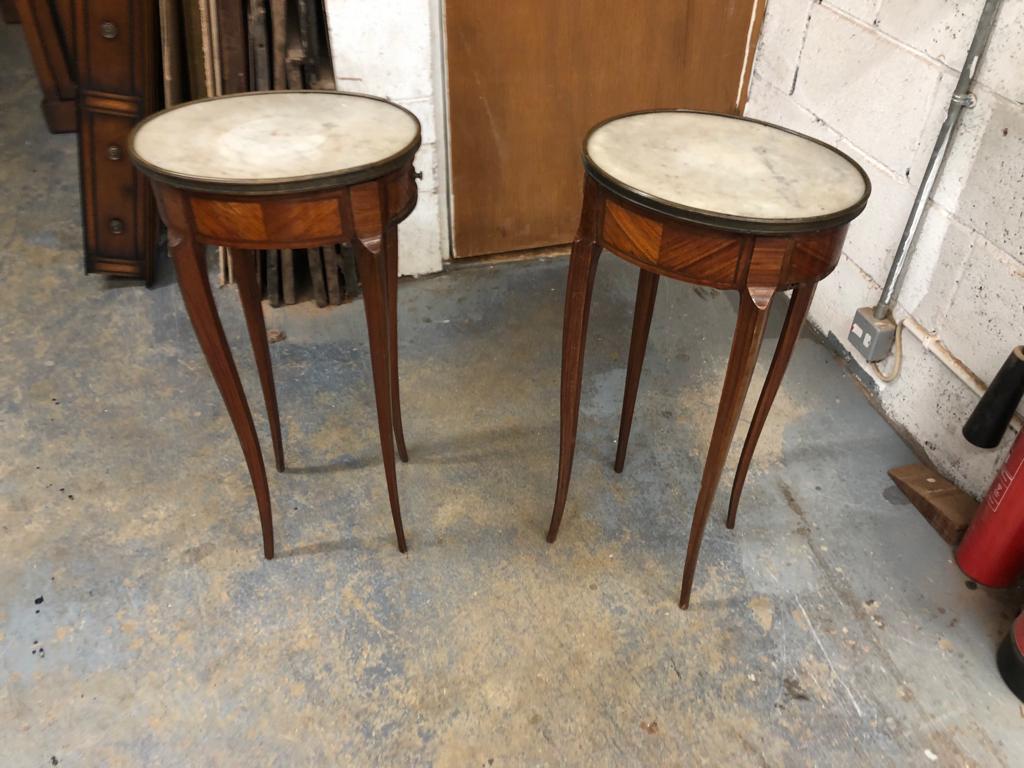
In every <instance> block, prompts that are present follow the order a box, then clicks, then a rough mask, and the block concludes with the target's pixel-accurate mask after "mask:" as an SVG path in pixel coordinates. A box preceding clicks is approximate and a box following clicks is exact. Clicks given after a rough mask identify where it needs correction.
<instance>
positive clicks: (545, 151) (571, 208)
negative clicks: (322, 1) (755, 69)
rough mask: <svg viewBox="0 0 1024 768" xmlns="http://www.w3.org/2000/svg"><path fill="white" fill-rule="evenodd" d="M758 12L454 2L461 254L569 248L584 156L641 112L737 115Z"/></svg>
mask: <svg viewBox="0 0 1024 768" xmlns="http://www.w3.org/2000/svg"><path fill="white" fill-rule="evenodd" d="M763 6H764V3H763V0H641V1H638V2H622V0H557V1H555V2H553V1H552V0H515V2H510V1H509V0H447V2H446V5H445V8H446V32H447V59H448V90H449V110H450V130H451V153H452V158H451V161H452V195H453V200H452V210H453V224H454V244H455V255H456V256H457V257H465V256H478V255H482V254H488V253H502V252H507V251H515V250H524V249H528V248H537V247H543V246H549V245H553V244H559V243H566V242H569V241H570V240H572V237H573V234H574V231H575V227H576V222H577V219H578V217H579V206H580V200H581V196H582V166H581V164H580V148H581V144H582V141H583V137H584V136H585V135H586V132H587V131H588V130H589V129H590V128H591V127H592V126H593V125H594V124H595V123H597V122H599V121H601V120H603V119H605V118H607V117H611V116H612V115H616V114H621V113H623V112H629V111H633V110H638V109H649V108H653V107H689V108H694V109H709V110H717V111H725V112H736V111H738V110H739V109H740V108H741V106H742V104H741V103H739V100H738V94H739V93H740V92H741V90H742V89H741V87H740V84H741V81H742V80H743V78H744V77H745V71H744V70H745V68H746V64H747V58H748V57H747V55H746V52H747V51H748V39H749V41H750V42H749V51H750V52H752V51H753V49H754V46H755V45H756V31H757V27H758V26H759V23H760V15H761V14H762V13H763Z"/></svg>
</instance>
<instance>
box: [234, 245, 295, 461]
mask: <svg viewBox="0 0 1024 768" xmlns="http://www.w3.org/2000/svg"><path fill="white" fill-rule="evenodd" d="M231 268H232V270H233V272H234V276H235V282H236V283H237V284H238V297H239V299H240V300H241V302H242V312H243V313H244V314H245V324H246V327H247V328H248V330H249V341H250V342H251V343H252V352H253V356H254V357H255V358H256V370H257V371H259V375H260V387H262V389H263V401H264V403H266V406H267V421H269V422H270V440H271V442H272V443H273V445H274V465H275V466H276V468H277V471H278V472H283V471H284V443H283V441H282V440H281V418H280V416H279V414H278V410H277V390H276V388H275V387H274V369H273V366H272V365H271V361H270V343H269V342H268V341H267V326H266V323H265V322H264V319H263V303H262V298H261V296H260V286H259V281H258V280H257V278H256V252H255V251H244V250H236V249H232V251H231Z"/></svg>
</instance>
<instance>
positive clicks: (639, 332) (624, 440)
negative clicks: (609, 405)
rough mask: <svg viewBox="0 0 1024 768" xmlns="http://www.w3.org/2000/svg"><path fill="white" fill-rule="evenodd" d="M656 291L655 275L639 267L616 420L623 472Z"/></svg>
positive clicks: (618, 463)
mask: <svg viewBox="0 0 1024 768" xmlns="http://www.w3.org/2000/svg"><path fill="white" fill-rule="evenodd" d="M657 295H658V275H657V274H656V273H654V272H648V271H647V270H646V269H641V270H640V279H639V280H638V281H637V285H636V309H635V310H634V311H633V335H632V337H631V338H630V341H629V363H628V364H627V366H626V391H625V393H624V394H623V396H622V417H621V419H620V420H619V440H618V444H617V446H616V449H615V471H616V472H622V467H623V466H624V465H625V463H626V446H627V445H628V444H629V432H630V429H631V428H632V426H633V409H634V407H635V406H636V393H637V390H638V389H639V387H640V371H641V370H643V367H644V354H645V353H646V352H647V337H648V335H649V334H650V332H651V318H652V317H653V316H654V300H655V298H656V297H657Z"/></svg>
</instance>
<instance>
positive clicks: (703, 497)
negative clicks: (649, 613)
mask: <svg viewBox="0 0 1024 768" xmlns="http://www.w3.org/2000/svg"><path fill="white" fill-rule="evenodd" d="M767 319H768V306H767V305H765V306H764V307H760V306H758V305H757V304H755V303H754V300H753V299H752V298H751V296H750V294H749V293H748V292H747V291H740V309H739V316H738V317H737V318H736V331H735V333H734V334H733V339H732V350H731V351H730V353H729V365H728V368H727V369H726V372H725V383H724V384H723V385H722V397H721V399H720V400H719V403H718V416H717V417H716V419H715V428H714V432H713V433H712V436H711V445H710V447H709V448H708V456H707V459H706V460H705V462H704V474H703V476H702V477H701V482H700V493H699V494H698V495H697V504H696V507H695V508H694V511H693V523H692V525H691V527H690V539H689V542H688V544H687V548H686V564H685V565H684V566H683V584H682V588H681V589H680V592H679V607H680V608H683V609H685V608H687V607H689V605H690V592H691V590H692V589H693V576H694V573H695V572H696V570H697V556H698V554H699V553H700V545H701V541H702V539H703V538H704V527H705V525H707V521H708V513H709V512H710V510H711V502H712V501H714V498H715V490H716V489H717V487H718V481H719V480H720V479H721V477H722V468H723V467H724V466H725V459H726V457H727V456H728V454H729V446H730V444H731V443H732V437H733V433H734V432H735V431H736V423H737V422H738V421H739V416H740V410H741V409H742V408H743V400H744V399H745V397H746V394H747V389H748V388H749V386H750V378H751V376H752V375H753V373H754V365H755V364H756V363H757V353H758V350H760V348H761V341H762V339H763V338H764V326H765V321H766V320H767Z"/></svg>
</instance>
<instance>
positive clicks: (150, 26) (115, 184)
mask: <svg viewBox="0 0 1024 768" xmlns="http://www.w3.org/2000/svg"><path fill="white" fill-rule="evenodd" d="M74 13H75V23H74V27H75V61H76V64H77V70H78V71H77V79H78V137H79V138H78V141H79V160H80V163H81V181H82V223H83V230H84V235H85V271H86V272H104V273H107V274H116V275H122V276H126V277H137V278H141V279H143V280H145V281H146V283H147V284H148V283H149V282H150V281H151V280H152V278H153V260H154V255H155V251H156V242H157V234H158V227H157V222H158V220H157V217H156V208H155V203H154V202H153V196H152V194H151V193H150V190H149V185H148V182H147V181H146V180H145V178H144V177H143V176H142V175H141V174H140V173H138V172H137V171H136V170H135V169H134V168H133V166H132V163H131V160H130V159H129V158H128V151H127V142H128V134H129V133H131V130H132V128H133V127H134V125H135V124H136V123H137V122H138V121H139V120H140V119H141V118H143V117H145V116H146V115H148V114H150V113H151V112H153V111H154V110H155V109H156V108H157V107H158V98H159V96H158V95H159V81H158V78H159V63H158V56H159V32H158V28H157V23H158V17H157V9H156V2H155V0H79V2H76V3H74Z"/></svg>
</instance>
